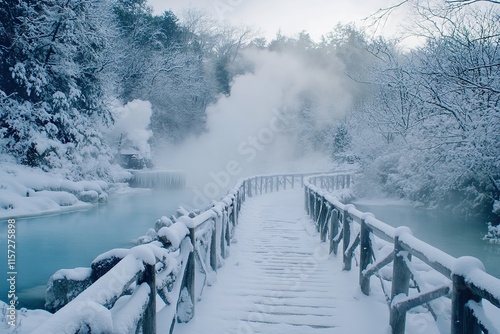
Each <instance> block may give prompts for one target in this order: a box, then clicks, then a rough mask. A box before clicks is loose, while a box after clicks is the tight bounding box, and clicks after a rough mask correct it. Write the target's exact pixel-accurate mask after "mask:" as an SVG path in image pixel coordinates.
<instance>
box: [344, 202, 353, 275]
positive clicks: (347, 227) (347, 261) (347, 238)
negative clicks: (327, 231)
mask: <svg viewBox="0 0 500 334" xmlns="http://www.w3.org/2000/svg"><path fill="white" fill-rule="evenodd" d="M347 211H348V210H344V212H343V214H342V239H343V242H342V243H343V247H342V249H343V262H344V268H342V269H343V270H347V271H349V270H351V267H352V258H351V257H350V256H348V254H347V249H348V247H349V243H350V242H351V223H350V222H349V219H347V216H348V215H349V212H347Z"/></svg>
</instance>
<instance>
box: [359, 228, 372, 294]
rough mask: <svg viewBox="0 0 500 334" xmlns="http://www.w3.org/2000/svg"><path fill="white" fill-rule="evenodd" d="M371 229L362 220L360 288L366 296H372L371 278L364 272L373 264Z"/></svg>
mask: <svg viewBox="0 0 500 334" xmlns="http://www.w3.org/2000/svg"><path fill="white" fill-rule="evenodd" d="M370 232H371V231H370V228H369V227H368V226H367V225H366V221H365V219H362V220H361V235H360V250H361V254H360V257H359V286H360V288H361V292H363V293H364V294H365V295H367V296H368V295H369V294H370V276H365V275H364V274H363V272H364V271H365V269H366V268H367V267H368V265H369V264H370V263H371V260H372V256H373V249H372V246H371V242H370Z"/></svg>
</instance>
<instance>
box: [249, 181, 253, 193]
mask: <svg viewBox="0 0 500 334" xmlns="http://www.w3.org/2000/svg"><path fill="white" fill-rule="evenodd" d="M252 180H253V179H248V197H252Z"/></svg>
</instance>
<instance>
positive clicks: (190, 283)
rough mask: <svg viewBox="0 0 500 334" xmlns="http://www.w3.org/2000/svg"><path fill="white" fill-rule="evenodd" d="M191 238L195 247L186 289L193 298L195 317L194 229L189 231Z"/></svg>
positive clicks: (191, 256)
mask: <svg viewBox="0 0 500 334" xmlns="http://www.w3.org/2000/svg"><path fill="white" fill-rule="evenodd" d="M189 238H190V239H191V245H192V246H193V250H192V252H191V253H190V254H189V257H188V263H187V273H186V275H187V277H186V279H187V282H186V288H187V290H188V292H189V296H191V303H193V312H192V315H193V317H194V310H195V303H196V295H195V286H196V263H195V261H196V257H195V254H194V252H195V251H196V233H195V229H194V228H190V229H189Z"/></svg>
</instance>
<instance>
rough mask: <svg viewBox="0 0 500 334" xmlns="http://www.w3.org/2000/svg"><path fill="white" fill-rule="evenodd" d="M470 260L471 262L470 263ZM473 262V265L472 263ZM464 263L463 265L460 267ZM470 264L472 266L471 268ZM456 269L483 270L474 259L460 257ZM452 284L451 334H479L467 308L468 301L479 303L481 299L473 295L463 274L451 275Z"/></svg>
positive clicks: (473, 318)
mask: <svg viewBox="0 0 500 334" xmlns="http://www.w3.org/2000/svg"><path fill="white" fill-rule="evenodd" d="M471 259H472V261H471ZM474 262H475V263H474ZM462 263H464V265H462ZM471 264H473V265H474V266H473V267H471ZM455 265H456V267H457V268H461V267H464V268H468V269H469V270H475V269H481V270H483V269H484V266H483V264H482V263H481V262H480V261H479V260H478V259H475V258H471V257H468V256H464V257H461V258H459V259H458V260H457V263H456V264H455ZM451 281H452V283H453V287H452V292H451V334H479V333H481V329H480V327H479V324H478V322H477V319H476V318H475V317H474V316H473V314H472V311H471V310H470V309H469V308H468V307H467V303H468V302H469V301H475V302H478V303H479V302H480V301H481V298H480V297H479V296H477V295H475V294H474V293H473V292H472V291H471V290H470V289H469V288H468V287H467V284H466V283H465V277H464V276H463V274H458V273H455V272H454V273H452V274H451Z"/></svg>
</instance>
